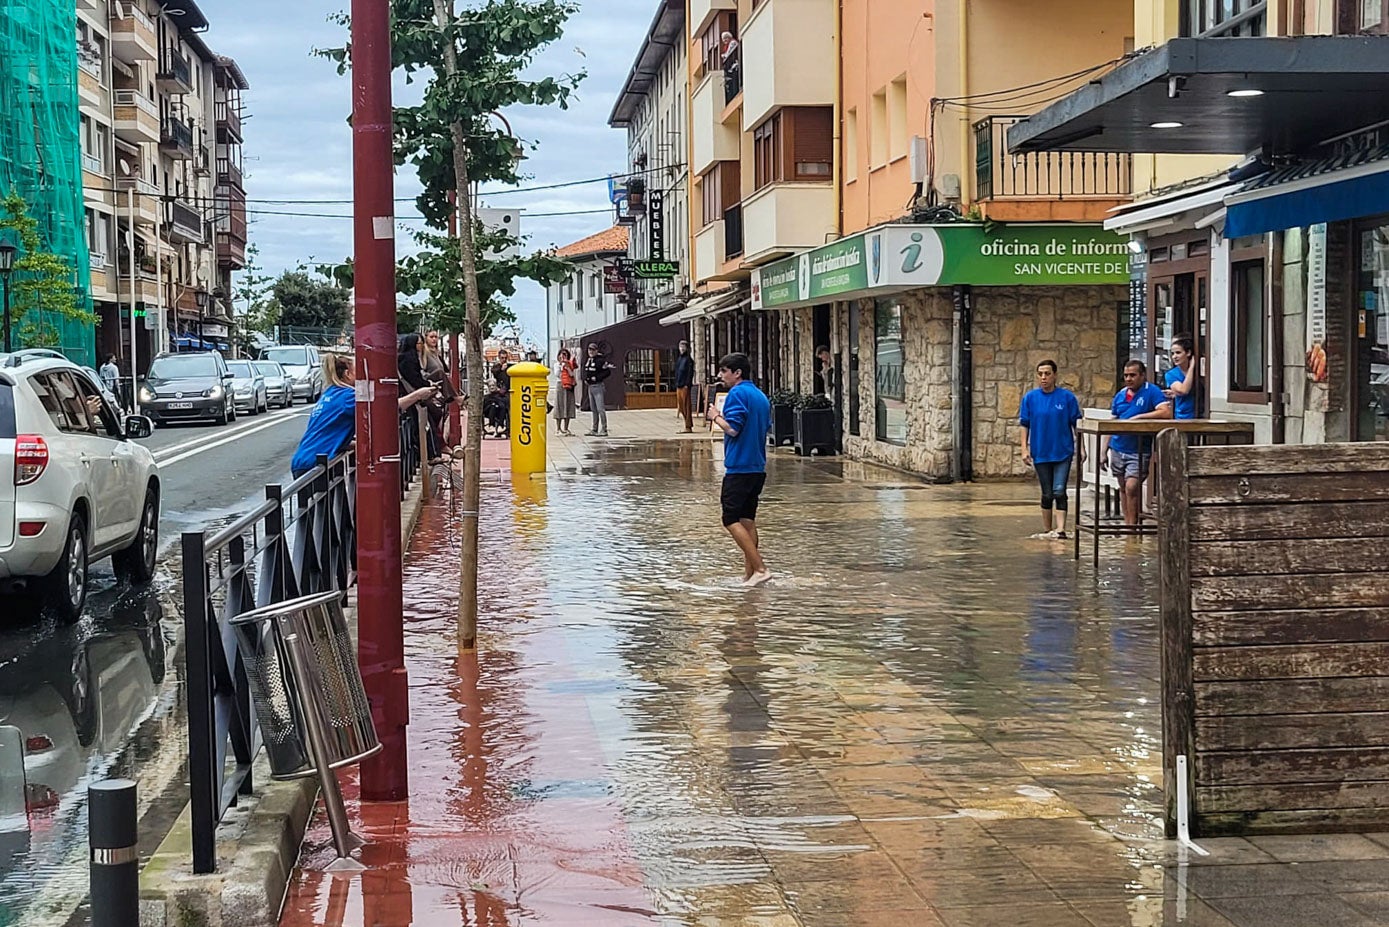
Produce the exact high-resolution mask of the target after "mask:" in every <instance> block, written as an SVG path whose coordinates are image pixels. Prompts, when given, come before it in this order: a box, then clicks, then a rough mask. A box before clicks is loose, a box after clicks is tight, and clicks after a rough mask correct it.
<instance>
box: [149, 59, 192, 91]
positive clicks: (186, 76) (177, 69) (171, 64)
mask: <svg viewBox="0 0 1389 927" xmlns="http://www.w3.org/2000/svg"><path fill="white" fill-rule="evenodd" d="M155 76H156V78H157V79H158V80H161V81H165V82H175V83H178V84H180V85H182V86H184V87H191V86H193V66H192V65H190V64H189V63H188V59H187V58H185V57H183V56H182V55H180V54H178V53H177V52H172V51H167V50H166V51H165V52H164V61H163V64H161V65H160V68H159V73H158V74H157V75H155Z"/></svg>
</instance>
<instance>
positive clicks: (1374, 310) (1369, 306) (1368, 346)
mask: <svg viewBox="0 0 1389 927" xmlns="http://www.w3.org/2000/svg"><path fill="white" fill-rule="evenodd" d="M1358 239H1359V240H1358V244H1359V249H1358V251H1359V273H1358V274H1357V276H1356V293H1355V305H1354V306H1353V309H1352V311H1353V312H1354V315H1353V316H1352V320H1351V321H1352V334H1354V335H1355V336H1356V337H1355V344H1356V347H1357V351H1356V361H1357V363H1356V381H1355V382H1356V392H1357V394H1358V399H1359V401H1358V415H1357V419H1356V435H1355V437H1356V439H1357V440H1359V441H1385V440H1389V219H1381V220H1378V223H1377V224H1370V225H1362V226H1361V227H1360V229H1359V236H1358Z"/></svg>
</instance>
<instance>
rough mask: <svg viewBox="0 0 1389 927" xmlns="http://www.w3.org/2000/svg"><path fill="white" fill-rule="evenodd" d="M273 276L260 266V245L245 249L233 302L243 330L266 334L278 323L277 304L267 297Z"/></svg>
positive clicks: (273, 282)
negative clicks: (244, 259) (244, 258)
mask: <svg viewBox="0 0 1389 927" xmlns="http://www.w3.org/2000/svg"><path fill="white" fill-rule="evenodd" d="M274 284H275V278H274V277H271V276H270V275H269V274H267V273H265V271H264V269H263V268H262V267H261V266H260V246H258V245H255V244H252V245H251V246H250V247H249V248H247V249H246V269H245V271H244V272H243V273H242V274H241V279H240V281H239V282H238V283H237V285H236V292H235V299H234V302H235V303H236V304H237V305H238V307H239V308H240V323H241V328H242V330H243V331H248V332H262V333H264V334H269V333H270V332H272V331H274V330H275V326H276V325H278V324H280V318H279V316H278V315H277V314H276V312H277V311H278V306H277V305H276V304H275V303H274V302H273V301H272V300H271V298H270V297H271V287H273V286H274Z"/></svg>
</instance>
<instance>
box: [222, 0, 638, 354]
mask: <svg viewBox="0 0 1389 927" xmlns="http://www.w3.org/2000/svg"><path fill="white" fill-rule="evenodd" d="M346 6H347V0H337V2H330V3H326V4H319V3H312V4H306V3H301V2H296V0H202V2H201V7H202V9H203V12H204V13H205V14H206V15H207V17H208V20H209V21H210V22H211V24H212V26H211V29H210V30H209V32H208V34H207V35H206V37H205V38H206V40H207V42H208V44H209V46H210V47H211V48H213V50H215V51H217V52H220V53H222V54H227V55H231V56H232V57H234V58H235V59H236V60H237V62H238V63H239V64H240V65H241V68H242V70H243V71H244V72H245V74H246V77H247V79H248V80H249V81H250V83H251V90H250V92H249V93H247V94H246V106H247V112H248V114H249V117H250V118H248V119H247V122H246V130H245V132H246V145H245V155H246V162H247V163H246V172H247V182H246V186H247V197H248V199H249V200H250V201H251V203H250V206H249V208H250V209H251V210H252V211H253V212H252V214H251V215H250V217H249V219H250V222H251V238H252V240H253V241H255V242H256V243H257V244H258V245H259V246H260V254H261V261H262V263H263V264H264V266H265V270H266V271H267V272H270V273H278V272H279V271H281V270H283V269H284V268H286V267H292V266H294V265H295V264H297V263H299V262H301V261H308V260H309V259H310V257H311V256H312V257H313V258H314V259H317V260H320V261H328V260H338V259H340V258H341V257H343V256H345V255H347V254H350V253H351V250H352V222H351V221H350V220H348V219H342V218H329V219H323V218H307V217H303V216H282V215H271V214H270V213H274V212H302V213H317V214H324V215H334V216H344V215H350V214H351V212H352V209H351V205H350V200H351V197H352V133H351V129H350V127H349V126H348V125H347V116H348V113H349V111H350V104H351V97H350V94H351V84H350V78H349V77H347V76H342V77H339V76H338V74H337V71H336V65H335V63H334V62H331V61H328V60H326V59H322V58H317V57H312V56H311V53H312V51H313V50H314V49H315V48H324V47H330V46H334V45H341V44H342V43H343V42H344V41H345V39H346V31H345V30H344V29H342V28H341V27H339V26H337V25H336V24H333V23H329V22H328V21H327V19H326V17H327V15H328V14H329V13H332V12H334V11H336V10H339V9H343V8H345V7H346ZM654 9H655V7H654V0H646V2H636V0H589V2H587V3H585V4H584V5H583V8H582V10H581V11H580V12H579V13H578V14H577V15H576V16H575V17H574V18H573V19H572V20H571V21H570V23H569V25H568V27H567V29H566V34H565V36H564V37H563V38H562V39H561V40H560V41H558V42H557V43H555V45H553V46H552V47H551V48H549V49H546V50H545V51H544V52H543V53H542V54H541V55H540V56H539V57H538V58H537V60H536V62H535V64H534V66H533V70H534V73H536V74H553V75H559V74H570V73H575V72H577V71H578V70H581V69H583V70H587V72H588V75H589V76H588V78H587V79H586V80H585V81H584V82H583V84H582V85H581V87H580V90H579V94H578V99H577V100H576V101H574V102H573V104H572V105H571V106H570V108H569V109H568V110H566V111H560V110H557V109H540V108H531V107H518V108H516V109H514V110H509V111H508V112H507V113H506V116H507V118H508V119H509V120H510V121H511V123H512V125H513V127H514V128H515V130H516V132H517V134H518V135H520V136H522V137H523V138H525V139H527V140H528V141H533V142H536V143H538V148H537V149H536V150H534V151H529V152H528V159H527V161H526V163H525V171H526V173H527V174H529V175H532V179H530V180H528V181H526V182H525V184H524V186H537V185H548V184H554V183H564V182H567V181H572V180H582V179H586V178H590V177H602V176H606V175H607V174H610V173H614V172H618V171H621V170H623V169H624V167H625V166H626V134H625V132H622V131H619V130H616V129H611V128H609V127H608V125H607V120H608V114H609V113H610V112H611V110H612V105H613V101H614V99H615V97H616V95H617V93H618V91H619V90H620V89H621V87H622V83H623V81H624V80H625V79H626V76H627V73H628V70H629V68H630V66H631V62H632V59H633V56H634V55H635V53H636V49H637V47H638V45H639V43H640V42H641V40H642V39H643V38H644V36H645V34H646V28H647V26H648V24H649V23H650V19H651V15H652V14H653V12H654ZM577 49H582V51H583V54H582V55H580V54H579V53H578V51H577ZM395 84H396V87H395V92H396V99H397V102H401V101H413V100H415V99H417V98H418V94H419V92H420V84H419V83H418V81H417V82H416V83H415V84H414V85H409V86H407V85H406V84H405V83H404V80H403V78H398V79H397V80H396V81H395ZM418 189H419V186H418V184H417V183H416V182H414V178H413V175H412V173H411V171H410V170H409V169H408V168H403V169H401V170H399V171H398V172H397V174H396V196H397V197H404V198H408V197H413V196H414V195H415V193H417V192H418ZM484 199H485V201H486V202H487V203H488V205H492V206H498V207H502V206H504V207H508V208H521V209H524V210H526V211H527V213H529V214H532V215H530V217H528V218H526V219H525V220H523V230H524V232H525V233H526V234H527V235H528V236H529V237H530V243H531V245H532V246H533V247H535V248H545V247H550V246H557V245H564V244H567V243H569V242H571V241H574V240H577V239H579V238H583V237H585V236H587V235H590V234H592V233H594V232H596V231H600V230H601V229H603V228H606V227H607V226H608V225H609V223H610V222H611V218H610V216H609V215H608V214H602V213H600V214H597V215H584V216H554V217H543V216H538V215H534V214H537V213H551V212H573V211H578V210H585V209H603V208H606V207H607V206H608V205H609V204H608V201H607V188H606V185H605V184H602V183H595V184H591V185H586V186H576V187H568V188H564V189H560V190H544V191H534V192H518V193H512V194H501V195H493V194H491V193H489V194H485V195H484ZM264 200H340V201H343V202H341V203H337V204H329V203H324V204H315V205H297V206H296V205H275V204H269V203H264V202H258V201H264ZM397 215H398V216H401V217H406V216H416V215H417V213H416V211H415V208H414V206H413V204H411V203H409V202H402V203H400V204H398V206H397ZM421 226H422V223H420V222H418V221H415V222H410V221H401V222H398V227H399V228H398V232H397V247H398V248H399V249H400V250H401V251H402V253H404V252H407V251H409V250H413V242H412V241H411V239H410V238H409V235H408V231H409V230H411V229H417V228H420V227H421ZM513 305H514V307H515V309H516V311H517V314H518V315H519V316H520V319H521V325H522V329H523V331H524V332H525V333H526V335H527V336H528V337H529V338H531V339H533V340H535V341H537V342H543V338H544V333H545V295H544V292H543V290H541V289H540V287H538V286H534V285H530V284H525V285H523V286H522V287H521V288H520V290H519V291H518V293H517V295H516V297H515V299H514V300H513Z"/></svg>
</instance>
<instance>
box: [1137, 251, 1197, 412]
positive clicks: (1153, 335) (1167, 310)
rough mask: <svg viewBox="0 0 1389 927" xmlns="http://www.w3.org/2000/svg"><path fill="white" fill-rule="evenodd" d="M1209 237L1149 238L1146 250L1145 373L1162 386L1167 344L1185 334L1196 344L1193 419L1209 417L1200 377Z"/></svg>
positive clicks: (1168, 360)
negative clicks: (1146, 360) (1196, 384)
mask: <svg viewBox="0 0 1389 927" xmlns="http://www.w3.org/2000/svg"><path fill="white" fill-rule="evenodd" d="M1210 248H1211V245H1210V237H1209V233H1207V234H1206V235H1205V236H1204V237H1202V238H1199V239H1193V238H1185V239H1180V238H1179V239H1171V238H1163V239H1155V240H1154V241H1153V242H1151V243H1150V245H1149V251H1148V305H1150V306H1152V312H1151V313H1150V314H1149V317H1148V344H1149V345H1150V347H1149V349H1148V368H1149V374H1150V376H1151V377H1152V379H1153V381H1154V382H1155V383H1157V384H1158V385H1162V383H1163V375H1164V374H1165V373H1166V372H1167V369H1168V368H1169V367H1171V366H1172V360H1171V354H1170V351H1171V346H1172V339H1173V338H1174V337H1176V336H1177V335H1180V334H1190V335H1192V337H1194V338H1195V340H1196V365H1197V366H1196V369H1197V375H1198V376H1199V377H1200V385H1199V386H1198V387H1197V395H1196V415H1197V417H1199V418H1204V417H1206V416H1207V415H1208V414H1209V413H1210V404H1209V394H1208V391H1207V389H1206V377H1207V376H1208V373H1207V371H1208V370H1209V363H1208V360H1207V358H1208V355H1209V353H1210V337H1209V324H1210V321H1209V320H1210V313H1209V311H1208V310H1209V307H1210V268H1211V250H1210Z"/></svg>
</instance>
